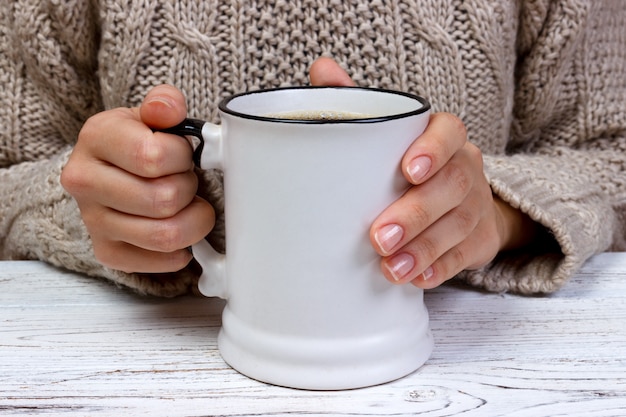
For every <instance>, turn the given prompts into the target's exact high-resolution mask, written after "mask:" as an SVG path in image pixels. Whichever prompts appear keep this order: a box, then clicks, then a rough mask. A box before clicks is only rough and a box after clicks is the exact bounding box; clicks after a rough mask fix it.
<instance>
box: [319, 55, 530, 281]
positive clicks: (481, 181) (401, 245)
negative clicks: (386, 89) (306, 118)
mask: <svg viewBox="0 0 626 417" xmlns="http://www.w3.org/2000/svg"><path fill="white" fill-rule="evenodd" d="M311 83H312V84H314V85H354V83H353V82H352V80H351V79H350V77H349V75H348V74H347V73H346V72H345V71H343V70H342V69H341V68H340V67H339V65H338V64H337V63H335V62H334V61H333V60H331V59H329V58H320V59H319V60H317V61H316V62H315V63H314V64H313V66H312V67H311ZM401 166H402V172H403V174H404V176H405V178H406V179H407V181H408V182H409V183H410V184H411V187H410V188H409V189H408V191H407V192H406V193H405V194H404V195H403V196H402V197H400V198H399V199H398V200H397V201H395V202H394V203H393V204H391V205H390V206H389V207H388V208H387V209H385V210H384V211H383V212H382V213H381V214H380V215H379V216H378V218H377V219H376V220H375V221H374V223H373V224H372V227H371V229H370V240H371V242H372V245H373V247H374V249H375V250H376V251H377V252H378V253H379V254H380V255H381V256H382V260H381V267H382V271H383V273H384V274H385V276H386V277H387V279H388V280H389V281H391V282H393V283H398V284H404V283H408V282H411V283H412V284H414V285H416V286H418V287H420V288H433V287H436V286H438V285H440V284H441V283H443V282H444V281H446V280H448V279H450V278H452V277H453V276H455V275H456V274H458V273H459V272H461V271H463V270H466V269H477V268H480V267H482V266H484V265H486V264H487V263H489V262H490V261H491V260H493V258H494V257H495V256H496V255H497V254H498V252H500V251H501V250H506V249H513V248H516V247H520V246H522V245H524V244H527V243H528V242H529V241H530V240H531V239H532V237H533V234H534V231H535V229H536V227H535V224H534V222H532V221H531V220H530V219H529V218H528V217H526V215H524V214H523V213H522V212H520V211H518V210H516V209H514V208H513V207H511V206H509V205H508V204H506V203H505V202H503V201H502V200H500V199H498V198H497V197H494V196H493V194H492V192H491V187H490V186H489V183H488V182H487V179H486V177H485V174H484V172H483V159H482V153H481V151H480V150H479V149H478V148H477V147H476V146H475V145H473V144H472V143H470V142H468V140H467V131H466V128H465V125H464V124H463V122H462V121H461V120H460V119H459V118H458V117H456V116H454V115H452V114H449V113H436V114H433V115H432V116H431V118H430V121H429V124H428V127H427V128H426V130H425V131H424V133H423V134H422V135H421V136H420V137H419V138H416V140H415V142H413V144H412V145H411V147H410V148H409V149H408V151H407V152H406V154H405V155H404V158H403V160H402V165H401Z"/></svg>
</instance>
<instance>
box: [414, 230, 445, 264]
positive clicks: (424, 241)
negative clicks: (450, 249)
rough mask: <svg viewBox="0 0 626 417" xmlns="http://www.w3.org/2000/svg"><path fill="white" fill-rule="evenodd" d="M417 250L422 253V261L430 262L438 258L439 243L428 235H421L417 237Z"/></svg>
mask: <svg viewBox="0 0 626 417" xmlns="http://www.w3.org/2000/svg"><path fill="white" fill-rule="evenodd" d="M418 244H419V252H420V254H422V256H421V257H420V259H422V260H423V262H425V263H428V264H431V263H433V262H434V260H435V259H437V258H439V255H440V253H439V245H438V242H437V241H435V240H433V239H432V238H430V237H428V236H422V237H420V239H419V243H418Z"/></svg>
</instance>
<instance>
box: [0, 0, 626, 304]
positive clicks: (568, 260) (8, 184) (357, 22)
mask: <svg viewBox="0 0 626 417" xmlns="http://www.w3.org/2000/svg"><path fill="white" fill-rule="evenodd" d="M320 55H327V56H332V57H334V58H335V59H336V60H338V61H339V62H340V63H341V65H342V66H344V68H345V69H346V70H347V71H348V72H349V73H350V74H351V75H352V77H353V78H354V80H355V81H356V83H357V84H359V85H362V86H378V87H387V88H394V89H400V90H405V91H411V92H415V93H418V94H421V95H423V96H426V97H428V98H429V100H430V101H431V102H432V103H433V106H434V109H435V110H436V111H448V112H452V113H455V114H457V115H459V116H460V117H461V118H462V119H463V121H464V122H465V123H466V125H467V127H468V129H469V135H470V140H471V141H473V142H474V143H476V144H477V145H478V146H479V147H480V148H481V149H482V151H483V152H484V154H485V165H486V166H485V169H486V173H487V176H488V178H489V181H490V183H491V186H492V188H493V191H494V192H495V193H496V194H498V195H499V196H500V197H501V198H502V199H504V200H505V201H507V202H509V203H510V204H511V205H513V206H514V207H516V208H519V209H520V210H522V211H524V212H526V213H528V214H529V215H530V216H531V217H532V218H533V219H534V220H536V221H537V222H539V223H541V224H542V225H544V226H545V228H546V230H548V231H549V232H550V234H546V237H545V238H544V240H545V241H544V242H537V244H536V245H534V246H533V248H532V250H531V251H525V252H524V253H502V254H501V255H500V256H498V258H497V259H496V260H495V261H494V262H492V263H491V264H490V265H488V266H487V267H485V268H483V269H481V270H479V271H473V272H465V273H462V274H461V278H463V279H465V280H467V281H468V282H470V283H471V284H473V285H476V286H481V287H484V288H487V289H489V290H492V291H515V292H521V293H537V292H550V291H554V290H556V289H558V288H559V287H560V286H561V285H562V284H563V283H565V282H566V281H567V279H568V278H569V277H570V276H571V275H572V274H573V273H574V272H576V270H577V269H578V268H579V267H580V266H581V264H582V263H583V262H584V261H585V260H586V259H587V258H588V257H589V256H591V255H593V254H595V253H597V252H601V251H605V250H626V239H625V236H626V173H625V172H626V72H625V68H626V8H625V7H624V3H623V1H621V0H594V1H589V0H560V1H558V0H555V1H548V0H534V1H530V0H528V1H523V0H517V1H514V0H440V1H434V0H391V1H381V0H371V1H357V0H349V1H339V0H275V1H264V0H256V1H249V2H242V1H232V0H224V1H222V0H168V1H163V0H141V1H139V0H137V1H127V0H101V1H98V2H95V1H90V0H63V1H56V0H49V1H41V0H22V1H20V2H16V1H2V2H1V3H0V128H1V129H0V258H1V259H41V260H44V261H47V262H50V263H52V264H54V265H58V266H61V267H65V268H68V269H71V270H75V271H81V272H84V273H86V274H89V275H93V276H100V277H105V278H108V279H111V280H113V281H115V282H117V283H120V284H123V285H126V286H129V287H132V288H134V289H136V290H137V291H139V292H142V293H151V294H156V295H163V296H172V295H176V294H180V293H184V292H187V291H189V290H190V289H192V288H193V286H194V284H195V275H196V273H197V271H195V270H192V269H193V268H188V269H187V270H186V271H183V272H180V273H178V274H163V275H139V274H133V275H127V274H123V273H121V272H117V271H111V270H108V269H105V268H103V267H102V266H100V265H99V264H98V263H97V262H96V261H95V260H94V257H93V254H92V249H91V245H90V240H89V237H88V235H87V233H86V231H85V228H84V226H83V224H82V221H81V218H80V215H79V212H78V209H77V206H76V204H75V203H74V201H73V200H72V198H71V197H69V196H68V195H67V194H66V193H65V192H64V191H63V189H62V188H61V186H60V185H59V174H60V172H61V169H62V167H63V165H64V163H65V162H66V159H67V156H68V154H69V152H70V150H71V147H72V144H73V143H74V141H75V140H76V136H77V133H78V131H79V129H80V128H81V125H82V124H83V122H84V121H85V119H86V118H87V117H88V116H90V115H91V114H93V113H96V112H98V111H101V110H103V109H108V108H112V107H117V106H136V105H138V104H139V103H140V102H141V100H142V98H143V96H144V94H145V93H146V92H147V91H148V89H150V88H151V87H152V86H154V85H157V84H160V83H171V84H173V85H176V86H178V87H179V88H181V89H182V90H183V91H184V93H185V94H186V96H187V99H188V104H189V108H190V116H192V117H197V118H203V119H206V120H210V121H216V118H217V111H216V103H218V101H219V100H220V98H222V97H224V96H226V95H229V94H231V93H235V92H241V91H244V90H249V89H256V88H260V87H274V86H283V85H301V84H306V83H307V82H308V79H307V71H308V68H309V66H310V64H311V62H312V61H313V60H314V59H315V58H317V57H318V56H320ZM86 175H89V173H86ZM203 191H204V192H205V193H207V192H208V194H209V195H210V197H209V198H210V199H211V201H213V202H214V204H216V205H217V206H218V208H220V200H221V199H220V188H219V176H218V175H215V174H209V175H207V182H206V184H205V185H204V190H203ZM550 236H551V237H550ZM213 241H214V242H215V243H216V244H217V245H221V244H223V230H220V228H219V227H218V230H217V232H216V233H215V235H214V236H213ZM550 242H552V244H550Z"/></svg>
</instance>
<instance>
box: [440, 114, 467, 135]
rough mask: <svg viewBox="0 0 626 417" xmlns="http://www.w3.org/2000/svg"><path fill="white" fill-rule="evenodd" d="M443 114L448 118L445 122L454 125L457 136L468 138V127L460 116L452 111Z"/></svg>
mask: <svg viewBox="0 0 626 417" xmlns="http://www.w3.org/2000/svg"><path fill="white" fill-rule="evenodd" d="M442 116H443V117H444V118H445V119H446V120H445V122H446V123H447V124H448V125H449V126H451V127H452V129H453V130H454V132H455V134H456V135H457V137H459V138H463V139H465V140H466V139H467V127H466V126H465V123H463V120H461V118H460V117H458V116H456V115H454V114H452V113H442Z"/></svg>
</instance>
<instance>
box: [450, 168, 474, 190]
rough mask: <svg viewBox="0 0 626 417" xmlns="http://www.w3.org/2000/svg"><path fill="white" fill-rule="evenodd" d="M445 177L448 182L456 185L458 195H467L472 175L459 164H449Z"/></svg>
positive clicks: (453, 185)
mask: <svg viewBox="0 0 626 417" xmlns="http://www.w3.org/2000/svg"><path fill="white" fill-rule="evenodd" d="M444 178H445V181H446V183H447V184H450V185H451V186H452V187H454V189H455V190H456V193H457V194H458V195H463V196H465V195H467V193H468V192H469V189H470V187H471V185H472V181H471V178H470V176H469V175H468V173H467V172H466V171H465V170H464V169H463V168H462V167H461V166H460V165H459V164H455V163H450V164H448V165H447V166H446V168H445V170H444Z"/></svg>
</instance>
